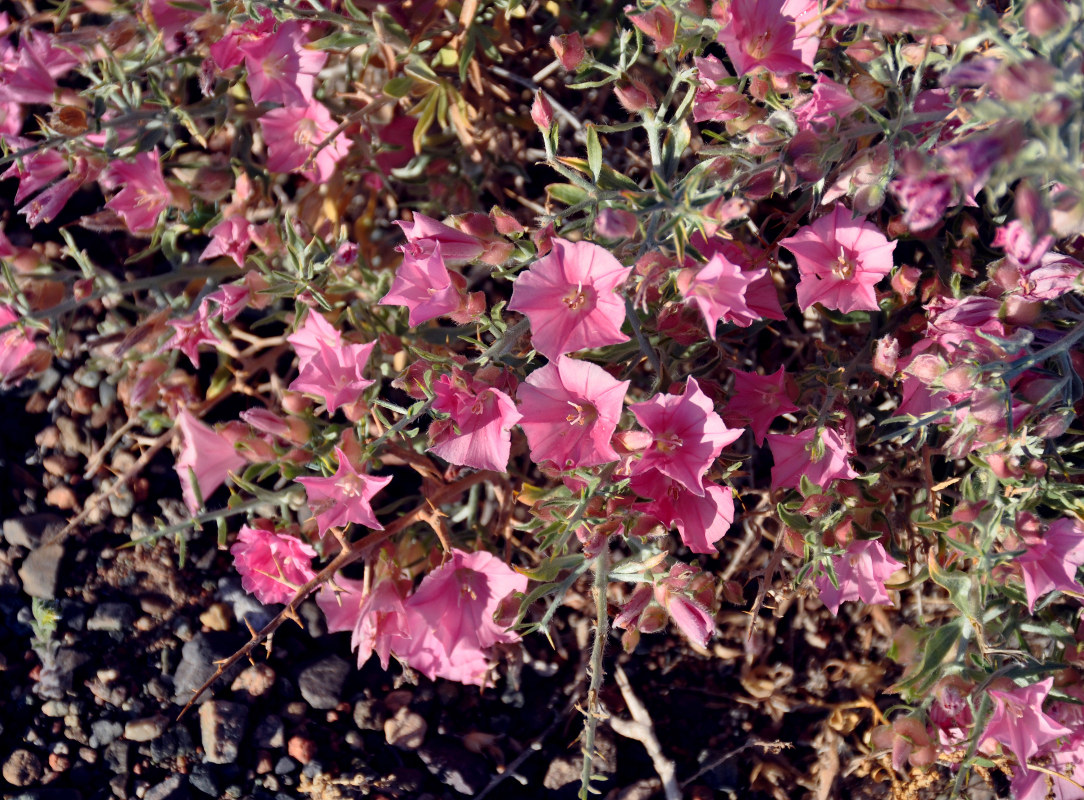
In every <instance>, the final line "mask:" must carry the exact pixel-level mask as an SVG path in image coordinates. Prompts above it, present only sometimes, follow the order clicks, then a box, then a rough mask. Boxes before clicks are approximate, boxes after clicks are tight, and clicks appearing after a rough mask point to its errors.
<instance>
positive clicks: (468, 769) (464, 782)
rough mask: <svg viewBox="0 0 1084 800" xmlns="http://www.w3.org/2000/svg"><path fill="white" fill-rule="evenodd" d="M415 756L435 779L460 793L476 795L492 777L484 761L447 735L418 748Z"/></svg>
mask: <svg viewBox="0 0 1084 800" xmlns="http://www.w3.org/2000/svg"><path fill="white" fill-rule="evenodd" d="M418 757H419V758H421V760H422V761H423V762H424V763H425V766H426V768H427V769H428V770H429V771H430V772H431V773H432V774H433V775H435V776H436V778H437V780H439V781H440V782H441V783H443V784H444V785H445V786H449V787H451V788H452V789H454V790H455V791H457V792H459V793H460V794H465V795H468V796H473V795H475V794H477V793H478V792H480V791H481V790H482V789H483V788H485V786H486V784H488V783H489V780H490V778H491V777H492V776H491V775H490V771H489V764H488V763H486V760H485V759H484V758H482V757H481V756H479V755H477V754H475V753H472V752H470V751H469V750H467V749H465V748H464V747H463V746H462V745H460V744H459V743H458V742H456V741H455V740H454V739H452V738H450V737H447V736H438V737H435V738H434V739H433V740H432V741H431V742H427V743H426V744H425V745H423V746H422V747H421V748H419V749H418Z"/></svg>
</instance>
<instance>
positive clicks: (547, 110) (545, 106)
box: [531, 91, 553, 133]
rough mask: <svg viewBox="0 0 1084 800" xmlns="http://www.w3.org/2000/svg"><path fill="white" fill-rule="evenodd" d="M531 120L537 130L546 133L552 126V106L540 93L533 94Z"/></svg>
mask: <svg viewBox="0 0 1084 800" xmlns="http://www.w3.org/2000/svg"><path fill="white" fill-rule="evenodd" d="M531 119H533V120H534V124H535V125H537V126H538V129H539V130H540V131H542V132H543V133H547V132H548V131H549V129H550V128H551V127H552V126H553V106H551V105H550V101H549V100H547V99H546V96H545V95H544V94H542V92H541V91H538V92H535V93H534V105H532V106H531Z"/></svg>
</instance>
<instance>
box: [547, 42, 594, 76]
mask: <svg viewBox="0 0 1084 800" xmlns="http://www.w3.org/2000/svg"><path fill="white" fill-rule="evenodd" d="M550 47H552V48H553V53H554V55H556V56H557V60H558V61H560V62H561V66H562V67H564V68H565V69H566V70H568V71H569V72H575V71H576V68H577V67H579V66H580V64H582V63H583V60H584V59H585V58H587V49H586V48H585V47H584V46H583V37H582V36H580V35H579V34H578V33H569V34H567V35H563V36H551V37H550Z"/></svg>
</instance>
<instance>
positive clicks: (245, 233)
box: [200, 217, 252, 267]
mask: <svg viewBox="0 0 1084 800" xmlns="http://www.w3.org/2000/svg"><path fill="white" fill-rule="evenodd" d="M210 234H211V243H210V244H208V245H207V247H205V248H204V249H203V252H202V253H200V260H202V261H209V260H210V259H212V258H214V257H215V256H229V257H230V258H232V259H233V262H234V263H235V264H236V265H237V266H239V267H244V266H245V253H247V252H248V248H249V246H250V245H251V244H252V226H251V225H249V223H248V220H246V219H245V218H244V217H230V218H229V219H224V220H222V221H221V222H220V223H218V224H217V225H215V226H214V227H213V228H211V230H210Z"/></svg>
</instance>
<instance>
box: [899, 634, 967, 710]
mask: <svg viewBox="0 0 1084 800" xmlns="http://www.w3.org/2000/svg"><path fill="white" fill-rule="evenodd" d="M963 626H964V619H963V617H956V618H955V619H954V620H952V621H951V622H949V623H948V624H946V625H942V626H941V627H940V628H937V629H935V630H934V631H933V632H932V633H930V634H929V636H927V637H926V641H925V642H924V643H923V648H922V664H921V665H919V668H918V670H917V671H916V672H915V674H914V675H912V676H910V677H909V678H907V679H905V680H903V681H900V682H899V683H897V684H896V685H895V686H893V687H891V688H890V689H889V690H888V691H890V692H898V691H900V690H901V689H905V688H914V689H915V690H916V691H917V692H920V693H921V692H924V691H925V690H926V689H928V688H929V687H930V686H931V685H932V684H933V682H934V681H936V680H937V679H938V678H939V677H940V676H941V664H942V662H944V660H945V659H946V658H947V657H948V655H949V653H951V652H952V649H953V648H954V647H955V646H956V644H957V642H959V641H960V637H962V636H963V632H964V627H963Z"/></svg>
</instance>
